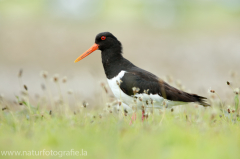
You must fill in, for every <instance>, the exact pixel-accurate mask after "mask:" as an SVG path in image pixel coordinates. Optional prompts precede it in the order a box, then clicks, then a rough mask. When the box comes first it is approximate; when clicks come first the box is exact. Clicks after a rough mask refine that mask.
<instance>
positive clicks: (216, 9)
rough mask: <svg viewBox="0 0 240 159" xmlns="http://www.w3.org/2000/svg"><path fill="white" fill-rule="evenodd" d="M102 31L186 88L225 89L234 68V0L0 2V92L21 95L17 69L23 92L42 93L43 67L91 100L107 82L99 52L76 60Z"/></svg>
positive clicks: (237, 19)
mask: <svg viewBox="0 0 240 159" xmlns="http://www.w3.org/2000/svg"><path fill="white" fill-rule="evenodd" d="M103 31H109V32H111V33H113V34H114V35H115V36H116V37H117V38H118V39H119V40H120V41H121V42H122V44H123V53H124V57H125V58H127V59H128V60H130V61H131V62H133V63H134V64H135V65H137V66H139V67H141V68H144V69H145V70H148V71H150V72H152V73H154V74H156V75H158V76H159V77H161V78H163V79H165V77H167V76H172V77H173V79H174V80H181V82H182V84H183V85H184V86H186V90H187V91H189V92H194V93H198V94H200V95H203V96H207V89H208V88H209V87H212V88H213V89H215V90H216V91H218V92H219V94H220V95H221V94H225V93H224V91H225V89H226V88H225V87H227V85H226V84H225V83H226V81H227V80H229V78H230V71H231V70H233V71H236V72H238V73H239V68H240V62H239V61H240V1H239V0H218V1H216V0H115V1H112V0H21V1H19V0H0V94H2V96H5V98H9V99H13V98H14V96H15V95H17V94H19V92H20V91H21V90H22V89H23V88H22V87H20V85H19V80H18V72H19V70H20V69H22V70H23V74H22V82H23V84H26V85H27V86H28V89H29V94H31V95H34V94H40V95H41V94H42V93H43V90H42V88H41V84H42V83H44V80H43V78H41V77H40V75H39V74H40V72H41V71H42V70H46V71H48V73H49V77H53V75H54V74H55V73H58V74H59V75H60V78H62V77H63V76H67V78H68V81H67V88H66V90H67V89H73V90H74V91H75V92H77V94H78V96H79V98H81V99H82V100H88V101H90V103H91V100H92V99H95V97H96V95H98V94H99V93H101V86H100V83H101V82H106V77H105V74H104V70H103V67H102V63H101V54H100V51H96V52H94V53H93V54H91V55H90V56H88V57H87V58H85V59H84V60H82V61H80V62H78V63H74V60H75V59H76V58H77V57H78V56H79V55H81V54H82V53H83V52H84V51H86V50H87V49H88V48H89V47H90V46H92V45H93V43H94V40H95V36H96V35H97V34H98V33H100V32H103ZM173 85H174V84H173ZM50 87H51V90H52V92H53V95H57V88H56V87H55V85H54V84H52V85H50ZM92 95H94V96H92Z"/></svg>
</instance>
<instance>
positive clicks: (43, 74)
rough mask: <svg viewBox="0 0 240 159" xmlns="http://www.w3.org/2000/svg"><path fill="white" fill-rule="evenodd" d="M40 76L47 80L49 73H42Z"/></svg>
mask: <svg viewBox="0 0 240 159" xmlns="http://www.w3.org/2000/svg"><path fill="white" fill-rule="evenodd" d="M40 76H41V77H43V78H45V79H47V77H48V72H47V71H41V72H40Z"/></svg>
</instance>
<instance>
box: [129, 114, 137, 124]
mask: <svg viewBox="0 0 240 159" xmlns="http://www.w3.org/2000/svg"><path fill="white" fill-rule="evenodd" d="M136 119H137V114H136V112H133V115H132V117H131V120H130V123H129V125H132V123H133V121H135V120H136Z"/></svg>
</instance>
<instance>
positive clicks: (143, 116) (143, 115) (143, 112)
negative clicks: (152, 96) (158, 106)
mask: <svg viewBox="0 0 240 159" xmlns="http://www.w3.org/2000/svg"><path fill="white" fill-rule="evenodd" d="M144 119H145V109H144V107H143V108H142V121H144Z"/></svg>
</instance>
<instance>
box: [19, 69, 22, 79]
mask: <svg viewBox="0 0 240 159" xmlns="http://www.w3.org/2000/svg"><path fill="white" fill-rule="evenodd" d="M22 73H23V70H22V69H20V70H19V72H18V77H19V78H21V77H22Z"/></svg>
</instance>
